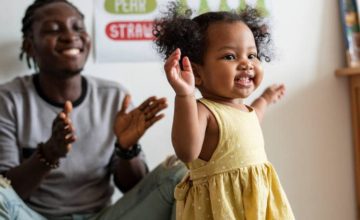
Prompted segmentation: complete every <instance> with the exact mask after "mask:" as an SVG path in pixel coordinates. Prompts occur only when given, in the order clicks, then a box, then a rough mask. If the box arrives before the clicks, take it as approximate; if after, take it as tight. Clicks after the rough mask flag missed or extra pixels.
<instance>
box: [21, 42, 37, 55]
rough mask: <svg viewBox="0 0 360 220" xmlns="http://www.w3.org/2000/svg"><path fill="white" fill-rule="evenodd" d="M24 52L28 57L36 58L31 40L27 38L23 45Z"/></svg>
mask: <svg viewBox="0 0 360 220" xmlns="http://www.w3.org/2000/svg"><path fill="white" fill-rule="evenodd" d="M22 50H23V51H24V52H25V53H26V54H27V56H28V57H32V58H34V55H35V54H34V47H33V44H32V42H31V40H30V39H29V38H25V39H24V41H23V43H22Z"/></svg>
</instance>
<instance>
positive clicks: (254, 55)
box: [248, 54, 257, 60]
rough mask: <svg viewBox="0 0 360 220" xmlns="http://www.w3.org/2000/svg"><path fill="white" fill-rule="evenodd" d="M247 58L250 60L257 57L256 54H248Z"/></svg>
mask: <svg viewBox="0 0 360 220" xmlns="http://www.w3.org/2000/svg"><path fill="white" fill-rule="evenodd" d="M248 58H249V59H250V60H253V59H257V54H250V55H249V56H248Z"/></svg>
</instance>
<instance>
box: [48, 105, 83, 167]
mask: <svg viewBox="0 0 360 220" xmlns="http://www.w3.org/2000/svg"><path fill="white" fill-rule="evenodd" d="M71 112H72V104H71V102H70V101H67V102H65V105H64V109H63V111H62V112H60V113H59V115H58V116H57V117H56V118H55V120H54V121H53V125H52V133H51V137H50V138H49V140H48V141H47V142H46V143H45V144H44V148H43V151H44V152H43V153H44V157H45V158H46V159H47V160H49V161H57V160H58V159H59V158H60V157H65V156H66V154H67V153H68V152H69V151H70V150H71V143H73V142H74V141H75V140H76V137H75V128H74V126H73V124H72V122H71V119H70V113H71Z"/></svg>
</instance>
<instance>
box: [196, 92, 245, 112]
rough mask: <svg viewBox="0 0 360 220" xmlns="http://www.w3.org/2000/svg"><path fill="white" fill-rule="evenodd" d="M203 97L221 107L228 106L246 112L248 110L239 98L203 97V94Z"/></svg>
mask: <svg viewBox="0 0 360 220" xmlns="http://www.w3.org/2000/svg"><path fill="white" fill-rule="evenodd" d="M203 97H204V98H206V99H209V100H211V101H214V102H218V103H220V104H223V105H228V106H231V107H233V108H236V109H239V110H242V111H245V112H248V111H249V109H248V108H247V107H246V105H245V104H244V103H243V99H241V98H227V97H221V96H214V95H205V94H203Z"/></svg>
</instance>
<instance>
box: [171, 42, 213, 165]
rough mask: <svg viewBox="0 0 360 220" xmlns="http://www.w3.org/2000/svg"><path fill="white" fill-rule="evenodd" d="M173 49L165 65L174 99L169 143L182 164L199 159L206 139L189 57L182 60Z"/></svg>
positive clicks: (205, 121) (179, 54) (204, 120)
mask: <svg viewBox="0 0 360 220" xmlns="http://www.w3.org/2000/svg"><path fill="white" fill-rule="evenodd" d="M180 58H181V52H180V49H176V50H175V51H174V52H173V53H172V54H171V55H170V56H169V58H168V59H167V61H166V62H165V66H164V69H165V72H166V77H167V79H168V81H169V83H170V85H171V86H172V87H173V89H174V91H175V93H176V97H175V110H174V120H173V126H172V143H173V147H174V149H175V152H176V155H177V156H178V157H179V159H180V160H182V161H183V162H190V161H192V160H194V159H196V158H198V156H199V154H200V152H201V148H202V143H203V140H204V136H205V129H206V123H207V120H206V117H204V116H201V115H199V113H198V107H197V103H196V98H195V95H194V93H195V79H194V75H193V71H192V68H191V63H190V60H189V58H188V57H184V58H183V59H182V67H183V69H181V68H180V64H179V61H180Z"/></svg>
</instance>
